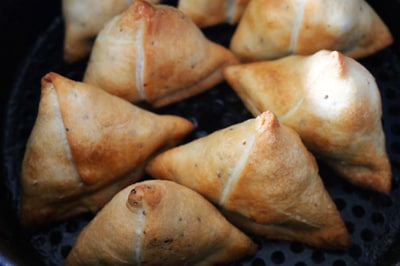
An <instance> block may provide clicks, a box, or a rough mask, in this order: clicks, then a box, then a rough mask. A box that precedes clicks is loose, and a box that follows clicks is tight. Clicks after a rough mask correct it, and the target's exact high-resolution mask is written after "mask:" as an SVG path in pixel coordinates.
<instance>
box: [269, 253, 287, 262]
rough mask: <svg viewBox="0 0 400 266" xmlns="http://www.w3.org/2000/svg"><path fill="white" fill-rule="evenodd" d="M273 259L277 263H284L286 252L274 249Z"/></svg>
mask: <svg viewBox="0 0 400 266" xmlns="http://www.w3.org/2000/svg"><path fill="white" fill-rule="evenodd" d="M271 261H272V262H273V263H275V264H282V263H284V262H285V254H283V252H282V251H274V252H273V253H272V254H271Z"/></svg>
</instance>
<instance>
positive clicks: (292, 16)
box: [230, 0, 393, 61]
mask: <svg viewBox="0 0 400 266" xmlns="http://www.w3.org/2000/svg"><path fill="white" fill-rule="evenodd" d="M392 42H393V37H392V35H391V33H390V31H389V29H388V28H387V26H386V25H385V23H384V22H383V21H382V20H381V18H380V17H379V16H378V15H377V14H376V12H375V11H374V10H373V9H372V8H371V6H370V5H368V3H367V2H366V1H364V0H352V1H339V0H304V1H296V0H252V1H251V2H250V3H249V4H248V6H247V8H246V10H245V12H244V14H243V16H242V19H241V20H240V22H239V25H238V27H237V29H236V31H235V33H234V35H233V37H232V39H231V45H230V48H231V49H232V51H233V52H234V53H235V54H236V55H237V56H238V57H239V58H240V59H241V60H242V61H263V60H271V59H277V58H281V57H284V56H287V55H291V54H301V55H309V54H313V53H315V52H317V51H319V50H322V49H327V50H337V51H341V52H343V53H344V54H346V55H347V56H350V57H353V58H362V57H366V56H369V55H371V54H373V53H375V52H377V51H378V50H381V49H383V48H385V47H387V46H389V45H390V44H391V43H392Z"/></svg>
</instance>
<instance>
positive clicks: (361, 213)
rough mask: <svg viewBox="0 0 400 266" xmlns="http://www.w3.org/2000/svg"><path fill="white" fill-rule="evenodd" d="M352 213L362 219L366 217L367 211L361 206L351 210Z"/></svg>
mask: <svg viewBox="0 0 400 266" xmlns="http://www.w3.org/2000/svg"><path fill="white" fill-rule="evenodd" d="M351 211H352V213H353V215H354V216H355V217H358V218H361V217H363V216H364V215H365V210H364V208H363V207H362V206H360V205H356V206H353V208H352V209H351Z"/></svg>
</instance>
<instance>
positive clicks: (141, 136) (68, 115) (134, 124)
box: [21, 73, 193, 227]
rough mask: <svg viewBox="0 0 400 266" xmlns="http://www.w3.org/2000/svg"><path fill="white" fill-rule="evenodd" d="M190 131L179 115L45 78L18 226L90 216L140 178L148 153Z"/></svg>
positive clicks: (27, 157) (24, 170) (28, 151)
mask: <svg viewBox="0 0 400 266" xmlns="http://www.w3.org/2000/svg"><path fill="white" fill-rule="evenodd" d="M192 129H193V125H192V123H191V122H189V121H188V120H186V119H184V118H181V117H177V116H169V115H163V116H161V115H156V114H153V113H151V112H148V111H145V110H143V109H140V108H139V107H136V106H134V105H132V104H131V103H129V102H127V101H125V100H122V99H120V98H118V97H115V96H113V95H110V94H109V93H107V92H105V91H103V90H101V89H99V88H96V87H94V86H91V85H87V84H84V83H80V82H75V81H72V80H70V79H68V78H65V77H62V76H61V75H58V74H56V73H48V74H47V75H45V76H44V77H43V78H42V94H41V99H40V104H39V111H38V115H37V118H36V122H35V125H34V127H33V129H32V132H31V134H30V137H29V140H28V143H27V145H26V150H25V156H24V160H23V165H22V200H21V202H22V203H21V223H22V224H23V225H24V226H26V227H34V226H39V225H42V224H47V223H51V222H55V221H61V220H64V219H66V218H69V217H72V216H75V215H78V214H81V213H84V212H93V213H95V212H97V211H98V210H99V209H100V208H101V207H102V206H103V205H104V204H105V203H106V202H107V201H108V200H109V199H110V198H111V197H112V196H113V195H114V194H115V193H116V192H118V191H119V190H120V189H122V188H123V187H125V186H127V185H129V184H132V183H133V182H136V181H137V180H139V179H140V178H141V177H142V176H143V174H144V164H145V163H146V162H147V160H148V158H149V157H150V156H153V155H154V154H155V153H156V152H158V151H160V150H161V149H163V148H165V147H170V146H173V145H176V144H177V143H178V142H179V141H180V140H181V139H183V137H185V136H186V135H187V134H188V133H189V132H191V130H192Z"/></svg>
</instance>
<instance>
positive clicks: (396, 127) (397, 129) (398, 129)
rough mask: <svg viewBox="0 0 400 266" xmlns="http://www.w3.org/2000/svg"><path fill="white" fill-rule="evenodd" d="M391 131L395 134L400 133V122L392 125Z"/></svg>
mask: <svg viewBox="0 0 400 266" xmlns="http://www.w3.org/2000/svg"><path fill="white" fill-rule="evenodd" d="M390 131H391V132H392V133H393V134H395V135H400V124H393V125H392V126H391V127H390Z"/></svg>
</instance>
